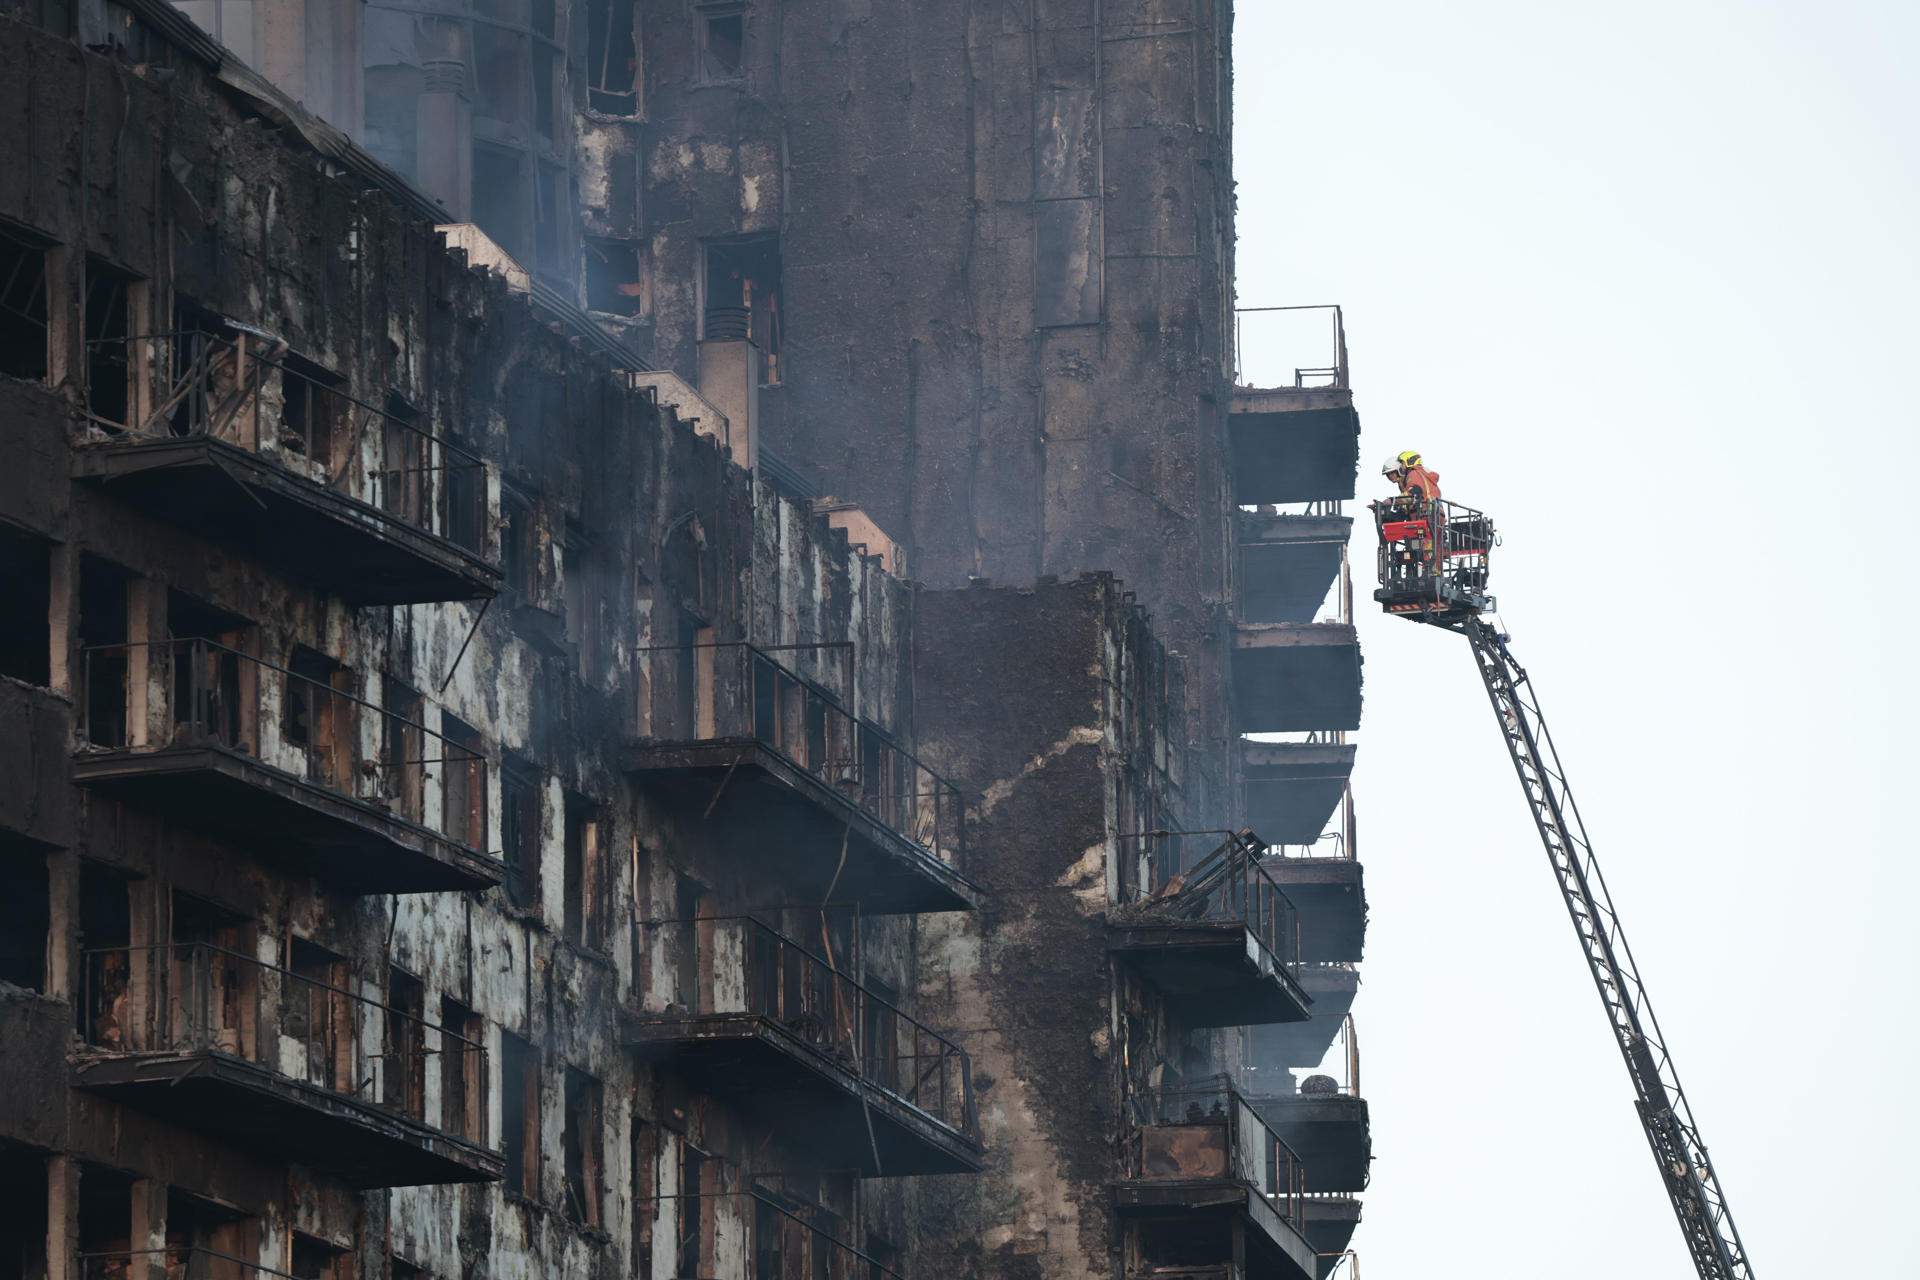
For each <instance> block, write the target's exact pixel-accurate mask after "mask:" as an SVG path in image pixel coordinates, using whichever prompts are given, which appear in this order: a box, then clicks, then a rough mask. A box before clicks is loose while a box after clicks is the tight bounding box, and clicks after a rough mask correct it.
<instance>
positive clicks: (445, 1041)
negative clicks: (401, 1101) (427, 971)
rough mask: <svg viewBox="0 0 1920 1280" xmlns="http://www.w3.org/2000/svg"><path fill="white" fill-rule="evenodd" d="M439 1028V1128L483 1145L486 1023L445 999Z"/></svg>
mask: <svg viewBox="0 0 1920 1280" xmlns="http://www.w3.org/2000/svg"><path fill="white" fill-rule="evenodd" d="M440 1027H441V1031H440V1127H441V1128H443V1129H445V1130H446V1131H447V1132H448V1133H451V1134H453V1135H455V1136H456V1137H461V1138H465V1139H466V1140H467V1141H468V1142H473V1143H482V1144H484V1143H485V1142H486V1140H487V1122H486V1116H487V1111H486V1107H487V1078H486V1070H487V1055H486V1054H485V1053H484V1052H482V1051H481V1049H482V1046H483V1045H484V1044H485V1043H486V1024H485V1023H484V1022H482V1021H481V1018H480V1015H479V1014H477V1013H475V1012H474V1011H473V1010H471V1009H469V1008H467V1006H465V1005H463V1004H461V1003H460V1002H458V1001H457V1000H453V999H451V998H449V997H446V996H442V997H441V998H440ZM453 1036H458V1037H459V1039H457V1040H456V1039H453V1038H452V1037H453Z"/></svg>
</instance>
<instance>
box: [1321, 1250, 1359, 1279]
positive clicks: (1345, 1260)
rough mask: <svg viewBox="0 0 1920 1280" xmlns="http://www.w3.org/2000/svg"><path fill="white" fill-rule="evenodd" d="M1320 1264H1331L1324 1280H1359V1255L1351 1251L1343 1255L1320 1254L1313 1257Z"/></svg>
mask: <svg viewBox="0 0 1920 1280" xmlns="http://www.w3.org/2000/svg"><path fill="white" fill-rule="evenodd" d="M1315 1256H1316V1257H1317V1258H1319V1260H1320V1261H1321V1262H1331V1263H1332V1264H1333V1268H1332V1270H1330V1271H1328V1272H1327V1274H1326V1280H1360V1255H1359V1254H1358V1253H1355V1252H1354V1251H1353V1250H1352V1249H1348V1250H1347V1251H1346V1252H1344V1253H1322V1254H1316V1255H1315Z"/></svg>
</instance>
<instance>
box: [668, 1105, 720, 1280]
mask: <svg viewBox="0 0 1920 1280" xmlns="http://www.w3.org/2000/svg"><path fill="white" fill-rule="evenodd" d="M715 1163H716V1162H715V1161H714V1159H713V1157H712V1156H709V1155H708V1154H707V1153H706V1152H704V1151H702V1150H701V1149H700V1148H698V1147H696V1146H694V1145H693V1143H692V1142H691V1141H689V1140H688V1139H685V1138H682V1139H681V1140H680V1199H679V1205H680V1215H679V1216H680V1248H679V1250H678V1253H679V1263H680V1265H679V1270H678V1271H677V1272H676V1273H675V1274H677V1275H682V1276H705V1275H711V1274H713V1273H712V1272H711V1271H707V1270H705V1269H704V1268H705V1266H706V1263H707V1259H708V1258H709V1257H710V1256H711V1254H712V1250H711V1248H710V1247H709V1242H710V1241H711V1239H712V1234H713V1198H712V1197H713V1194H714V1192H715V1191H717V1190H718V1187H717V1186H715V1185H714V1184H715V1183H716V1182H717V1181H718V1179H717V1178H716V1176H715V1175H716V1174H717V1173H718V1172H719V1171H718V1170H717V1169H716V1168H715V1167H714V1166H715Z"/></svg>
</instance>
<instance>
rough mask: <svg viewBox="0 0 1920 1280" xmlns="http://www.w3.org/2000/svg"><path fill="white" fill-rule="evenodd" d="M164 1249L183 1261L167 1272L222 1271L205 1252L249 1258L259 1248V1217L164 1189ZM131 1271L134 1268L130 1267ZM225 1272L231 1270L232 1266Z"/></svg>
mask: <svg viewBox="0 0 1920 1280" xmlns="http://www.w3.org/2000/svg"><path fill="white" fill-rule="evenodd" d="M167 1249H168V1252H169V1253H171V1254H173V1256H174V1257H175V1258H178V1259H180V1261H182V1262H186V1263H187V1265H186V1266H183V1267H178V1268H176V1267H172V1266H170V1267H169V1268H168V1270H169V1272H170V1273H172V1272H175V1271H176V1270H177V1271H178V1272H183V1273H185V1274H187V1275H200V1274H205V1273H208V1272H211V1273H212V1274H213V1275H221V1274H223V1273H222V1272H221V1271H219V1270H217V1269H216V1268H215V1267H214V1266H213V1265H212V1264H214V1263H216V1262H217V1261H218V1260H217V1259H216V1258H214V1257H212V1256H209V1255H215V1254H218V1255H223V1256H224V1257H226V1258H253V1257H258V1256H259V1252H260V1221H259V1219H257V1218H250V1217H248V1216H247V1215H246V1214H244V1213H241V1212H240V1211H239V1210H238V1209H233V1208H230V1207H228V1206H227V1205H224V1204H219V1203H216V1202H215V1201H212V1200H208V1199H205V1198H203V1197H201V1196H196V1195H193V1194H191V1193H189V1192H185V1191H180V1190H177V1189H169V1190H168V1192H167ZM194 1250H200V1251H202V1252H201V1255H200V1256H199V1257H192V1256H191V1254H192V1251H194ZM132 1270H133V1272H134V1273H137V1272H138V1270H139V1269H138V1268H134V1269H132ZM225 1274H228V1275H231V1274H233V1271H232V1270H229V1271H227V1272H226V1273H225Z"/></svg>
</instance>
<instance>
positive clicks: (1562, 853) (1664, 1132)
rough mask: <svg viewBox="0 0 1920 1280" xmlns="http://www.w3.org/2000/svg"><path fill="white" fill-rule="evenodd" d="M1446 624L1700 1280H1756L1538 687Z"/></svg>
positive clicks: (1493, 646) (1479, 624) (1508, 658)
mask: <svg viewBox="0 0 1920 1280" xmlns="http://www.w3.org/2000/svg"><path fill="white" fill-rule="evenodd" d="M1443 625H1449V629H1458V630H1461V631H1464V632H1465V633H1466V636H1467V640H1468V642H1469V644H1470V645H1471V646H1472V649H1473V656H1474V662H1475V665H1477V666H1478V667H1479V669H1480V679H1481V681H1482V682H1483V683H1484V684H1485V685H1486V687H1487V697H1488V699H1490V700H1491V701H1492V703H1493V714H1494V717H1495V718H1496V719H1497V720H1498V721H1499V722H1500V732H1501V736H1502V737H1504V738H1505V739H1506V743H1507V751H1508V753H1509V754H1510V755H1511V756H1512V757H1513V767H1514V771H1515V772H1516V773H1518V774H1519V776H1520V788H1521V790H1522V791H1524V792H1525V793H1526V796H1527V807H1528V808H1529V809H1530V810H1531V811H1532V813H1533V821H1534V825H1535V826H1536V827H1538V828H1539V830H1540V840H1541V843H1542V844H1544V845H1545V846H1546V849H1547V857H1548V858H1549V859H1550V860H1551V861H1552V863H1553V873H1554V878H1555V879H1556V880H1557V881H1559V884H1560V892H1561V894H1562V896H1564V897H1565V898H1566V902H1567V913H1568V914H1569V915H1570V916H1571V917H1572V918H1573V927H1574V931H1575V932H1576V933H1578V934H1579V936H1580V949H1581V950H1582V951H1583V952H1584V953H1585V955H1586V959H1587V967H1588V968H1589V969H1590V970H1591V971H1592V973H1593V982H1594V986H1595V987H1597V988H1598V989H1599V992H1600V1002H1601V1003H1602V1004H1603V1005H1605V1006H1606V1011H1607V1022H1608V1024H1609V1026H1611V1028H1612V1030H1613V1038H1614V1042H1615V1043H1616V1044H1618V1045H1619V1046H1620V1053H1621V1056H1622V1057H1624V1058H1625V1059H1626V1063H1627V1074H1628V1075H1629V1076H1631V1077H1632V1078H1633V1088H1634V1094H1635V1107H1636V1109H1637V1110H1638V1112H1639V1114H1640V1127H1641V1128H1642V1129H1644V1130H1645V1131H1646V1135H1647V1145H1648V1146H1649V1147H1650V1148H1651V1149H1652V1151H1653V1158H1654V1161H1655V1163H1656V1164H1658V1165H1659V1167H1660V1177H1661V1181H1662V1182H1663V1183H1665V1185H1666V1188H1667V1197H1668V1199H1669V1200H1671V1201H1672V1203H1673V1212H1674V1216H1675V1217H1676V1218H1678V1219H1679V1222H1680V1231H1681V1233H1682V1234H1683V1235H1684V1236H1686V1240H1687V1249H1688V1251H1689V1252H1690V1253H1691V1254H1692V1255H1693V1265H1694V1269H1695V1270H1696V1271H1698V1272H1699V1274H1700V1280H1750V1278H1751V1277H1752V1275H1753V1268H1752V1265H1751V1264H1750V1263H1749V1262H1748V1260H1747V1251H1746V1249H1745V1248H1744V1247H1743V1246H1742V1245H1741V1243H1740V1232H1739V1231H1738V1230H1737V1229H1736V1228H1735V1227H1734V1225H1733V1215H1732V1213H1731V1211H1729V1209H1728V1208H1727V1198H1726V1194H1725V1193H1724V1192H1722V1191H1721V1189H1720V1179H1719V1176H1718V1175H1717V1174H1715V1172H1714V1169H1713V1165H1712V1163H1711V1162H1710V1161H1709V1160H1708V1158H1707V1146H1706V1143H1705V1142H1704V1141H1703V1140H1702V1139H1701V1137H1700V1130H1699V1127H1698V1126H1697V1125H1696V1124H1695V1123H1694V1120H1693V1113H1692V1111H1691V1110H1690V1109H1689V1108H1688V1106H1687V1096H1686V1093H1685V1092H1684V1091H1683V1090H1682V1089H1681V1088H1680V1077H1679V1076H1678V1074H1676V1072H1675V1070H1674V1066H1673V1059H1672V1058H1671V1057H1670V1056H1669V1055H1668V1053H1667V1047H1666V1042H1665V1040H1664V1039H1663V1038H1662V1037H1661V1034H1660V1024H1659V1022H1658V1020H1657V1019H1655V1017H1654V1016H1653V1008H1652V1006H1651V1005H1650V1004H1649V1003H1648V1000H1647V992H1646V988H1645V986H1644V985H1642V983H1641V981H1640V972H1639V970H1638V968H1636V967H1635V965H1634V963H1633V953H1632V951H1630V950H1629V949H1628V947H1627V940H1626V936H1625V935H1624V934H1623V933H1622V932H1621V929H1620V918H1619V916H1618V915H1617V914H1616V913H1615V912H1614V908H1613V898H1612V896H1611V895H1609V894H1608V892H1607V884H1606V880H1605V879H1604V878H1603V877H1602V876H1601V874H1600V865H1599V863H1598V862H1596V861H1595V860H1594V856H1593V846H1592V845H1591V844H1589V843H1588V841H1587V830H1586V825H1585V824H1584V823H1583V822H1582V821H1581V820H1580V811H1579V809H1577V808H1576V807H1575V806H1574V803H1573V794H1572V792H1571V791H1570V790H1569V789H1568V787H1567V778H1566V773H1565V772H1564V771H1563V770H1562V769H1561V767H1560V756H1559V753H1558V752H1557V751H1555V750H1554V746H1553V735H1552V734H1551V733H1549V732H1548V730H1547V722H1546V720H1545V719H1544V718H1543V717H1542V716H1541V714H1540V704H1539V702H1538V700H1537V699H1536V698H1535V696H1534V692H1533V685H1532V682H1531V681H1529V680H1528V679H1527V673H1526V670H1525V669H1524V668H1523V667H1521V665H1520V664H1519V663H1518V662H1517V661H1515V660H1514V657H1513V653H1512V652H1511V651H1510V650H1509V649H1508V648H1507V637H1505V636H1504V635H1502V634H1500V632H1498V631H1497V630H1495V629H1494V628H1493V626H1492V625H1490V624H1489V623H1488V622H1486V620H1485V619H1483V618H1482V617H1480V615H1479V613H1478V612H1477V611H1474V612H1470V613H1466V615H1465V616H1464V617H1461V616H1456V617H1453V618H1449V619H1446V620H1445V623H1443Z"/></svg>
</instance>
